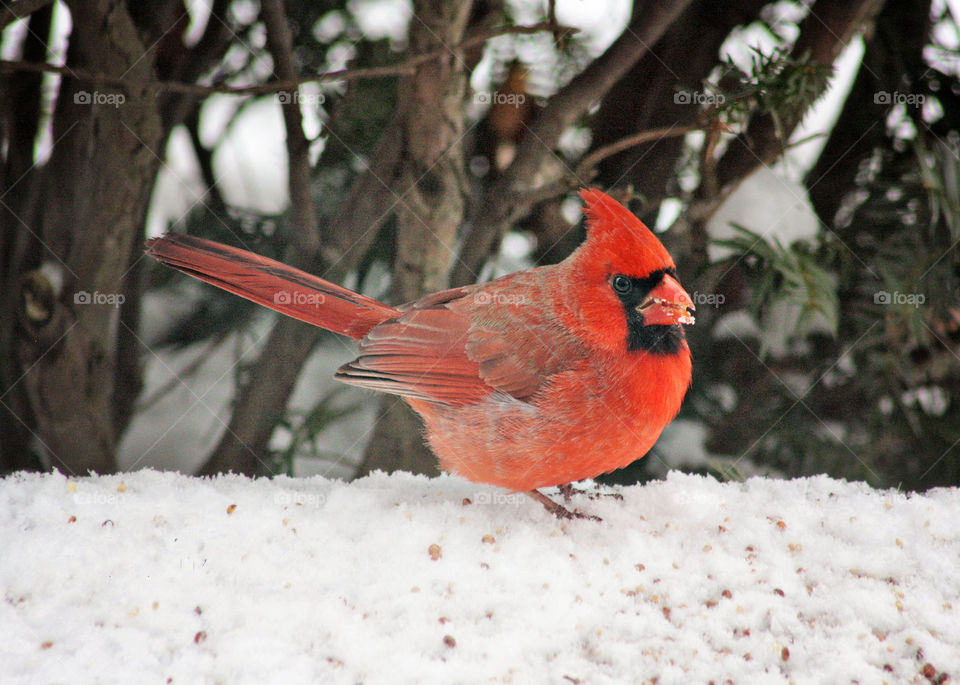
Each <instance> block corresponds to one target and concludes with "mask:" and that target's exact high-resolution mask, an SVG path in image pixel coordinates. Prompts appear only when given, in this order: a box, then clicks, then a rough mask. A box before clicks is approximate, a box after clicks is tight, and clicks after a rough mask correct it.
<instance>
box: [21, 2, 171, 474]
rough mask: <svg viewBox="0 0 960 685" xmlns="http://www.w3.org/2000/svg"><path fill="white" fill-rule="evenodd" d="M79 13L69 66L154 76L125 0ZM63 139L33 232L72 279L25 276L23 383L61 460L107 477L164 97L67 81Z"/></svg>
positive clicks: (40, 430)
mask: <svg viewBox="0 0 960 685" xmlns="http://www.w3.org/2000/svg"><path fill="white" fill-rule="evenodd" d="M70 10H71V17H72V20H73V30H72V33H71V37H70V48H69V50H68V53H67V62H68V65H77V66H79V67H82V68H85V69H90V70H92V71H95V72H100V73H104V74H107V75H109V76H118V77H119V76H123V75H129V77H130V78H131V79H132V81H133V82H134V83H139V84H144V83H147V82H149V81H150V79H151V77H152V65H151V60H150V59H149V58H147V59H144V55H145V54H146V53H147V52H148V47H147V46H145V45H144V44H143V42H142V41H141V39H140V33H139V32H138V30H137V27H136V26H135V25H134V22H133V21H132V19H131V17H130V15H129V14H128V13H127V11H126V8H125V6H124V5H123V4H118V3H115V2H109V1H108V0H100V1H99V2H94V3H84V4H83V6H79V5H74V4H73V3H70ZM87 88H89V86H87ZM121 97H122V99H121ZM53 137H54V141H55V146H54V148H53V153H52V156H51V158H50V161H49V162H48V163H47V165H46V166H45V167H44V169H43V173H42V174H39V175H38V176H37V178H36V181H37V182H40V183H42V184H43V185H42V188H41V190H40V193H41V194H42V196H43V197H44V202H43V203H42V204H41V205H40V206H39V208H38V215H37V221H38V223H37V224H36V225H34V226H31V227H28V228H29V229H30V232H31V233H32V234H33V235H35V236H40V243H41V244H42V247H43V254H42V258H43V259H44V260H46V261H47V262H49V263H50V264H51V268H52V269H54V270H58V271H59V272H60V275H61V276H62V278H63V282H64V287H63V288H62V289H58V288H57V287H56V284H52V283H50V282H45V276H44V275H42V274H39V273H37V272H33V273H32V274H29V275H28V276H27V277H25V279H24V281H23V283H22V286H23V288H24V291H23V292H24V297H23V298H21V308H20V311H19V319H20V323H21V328H20V336H19V339H18V341H17V357H18V359H19V362H20V364H21V369H22V371H23V373H24V375H23V378H22V380H21V381H20V382H21V383H23V384H24V388H25V391H26V395H27V397H28V398H29V403H30V409H31V411H32V413H33V416H34V418H35V420H36V438H37V439H38V440H39V441H40V443H41V444H42V445H43V446H44V448H45V451H46V454H47V456H48V458H49V459H50V462H51V465H52V466H56V467H58V468H61V469H63V470H65V471H67V472H70V473H78V472H80V473H82V472H84V471H86V470H87V469H93V470H95V471H98V472H101V473H105V472H110V471H113V470H115V468H116V465H115V454H114V451H115V445H116V438H117V435H116V430H115V427H114V423H113V406H112V402H113V388H114V381H115V374H114V370H115V361H116V360H115V354H116V347H115V341H116V328H117V319H118V311H119V310H118V307H117V306H116V304H117V299H118V297H119V296H120V295H122V289H123V280H124V278H125V277H126V271H127V267H128V259H127V256H128V255H129V254H130V250H131V247H132V243H133V242H134V241H135V240H136V239H137V238H138V236H139V235H140V231H141V229H142V225H143V218H144V214H145V208H146V207H147V203H148V200H149V197H150V192H151V190H152V187H153V180H154V177H155V175H156V171H157V169H158V167H159V164H160V155H161V154H162V152H163V151H162V149H161V142H162V126H161V122H160V117H159V113H158V111H157V103H156V100H155V98H154V97H153V96H152V93H149V92H147V90H146V89H144V88H143V87H142V86H136V85H132V86H131V87H129V88H127V89H125V92H122V93H120V92H119V91H117V92H113V91H111V92H96V91H90V90H84V88H81V87H80V86H79V85H78V84H77V83H76V82H75V81H73V80H72V79H69V78H65V79H64V80H63V82H62V85H61V90H60V94H59V98H58V107H57V111H56V114H55V118H54V136H53ZM33 296H37V297H39V298H40V299H43V298H47V299H45V300H43V301H44V302H46V303H48V304H49V309H48V310H42V308H41V309H38V308H37V307H31V306H28V305H29V304H30V298H31V297H33Z"/></svg>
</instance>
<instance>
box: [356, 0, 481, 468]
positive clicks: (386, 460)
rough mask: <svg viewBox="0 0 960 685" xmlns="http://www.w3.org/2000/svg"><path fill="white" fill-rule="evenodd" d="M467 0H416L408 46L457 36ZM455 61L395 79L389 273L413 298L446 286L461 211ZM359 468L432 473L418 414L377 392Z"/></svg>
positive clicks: (462, 79)
mask: <svg viewBox="0 0 960 685" xmlns="http://www.w3.org/2000/svg"><path fill="white" fill-rule="evenodd" d="M470 10H471V3H469V2H465V3H449V2H442V1H441V0H420V1H419V2H416V3H414V16H415V17H417V19H416V20H415V21H413V22H411V24H410V46H411V52H413V53H414V54H420V53H425V52H429V51H432V50H436V49H438V48H442V47H443V46H446V45H456V44H458V43H460V42H461V41H462V39H463V33H464V30H465V29H466V25H467V20H468V18H469V16H470ZM466 84H467V75H466V73H465V72H464V69H463V62H462V61H461V59H460V58H458V57H457V56H455V55H452V54H451V55H447V56H445V57H442V58H440V59H436V60H432V61H430V62H427V63H425V64H424V65H422V66H421V67H420V68H419V69H418V70H417V73H416V75H414V76H409V77H406V78H404V79H402V81H401V84H400V89H399V103H398V121H399V128H400V134H401V136H402V140H403V148H402V152H401V161H400V164H399V166H398V174H397V184H396V186H395V187H394V193H395V197H396V201H397V255H396V261H395V263H394V269H393V278H394V285H395V288H396V293H397V295H398V297H399V300H400V301H404V302H408V301H412V300H416V299H418V298H419V297H421V296H422V295H425V294H427V293H429V292H432V291H435V290H441V289H443V288H445V287H446V286H447V271H448V269H449V265H450V262H451V260H452V258H453V255H454V250H455V243H456V235H457V229H458V228H459V227H460V225H461V223H462V222H463V218H464V211H465V207H466V192H467V188H466V183H465V179H464V178H463V175H462V174H463V157H462V145H461V139H462V137H463V101H464V94H465V88H466ZM381 414H382V415H383V416H384V417H385V418H384V419H382V420H381V421H379V422H378V423H377V426H376V428H375V429H374V433H373V437H372V438H371V441H370V444H369V445H368V447H367V452H366V455H365V457H364V461H363V464H362V465H361V467H360V474H361V475H362V474H365V473H369V472H370V471H373V470H376V469H382V470H384V471H394V470H397V469H400V468H402V469H404V470H410V471H413V472H415V473H436V472H437V467H436V460H435V459H434V457H433V455H432V454H431V453H430V450H429V449H428V448H427V447H426V445H425V444H424V442H423V440H422V438H421V435H420V434H421V428H420V421H419V419H418V418H417V417H416V415H415V414H414V413H413V412H412V411H411V410H410V409H409V408H407V407H406V405H405V404H402V403H401V402H399V401H398V399H397V398H395V397H387V398H384V399H383V401H382V403H381Z"/></svg>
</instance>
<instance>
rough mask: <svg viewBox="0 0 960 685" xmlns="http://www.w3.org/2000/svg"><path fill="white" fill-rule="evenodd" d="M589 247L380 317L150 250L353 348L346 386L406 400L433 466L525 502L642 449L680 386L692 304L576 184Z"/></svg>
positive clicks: (296, 276) (233, 264)
mask: <svg viewBox="0 0 960 685" xmlns="http://www.w3.org/2000/svg"><path fill="white" fill-rule="evenodd" d="M580 195H581V197H583V199H584V201H585V202H586V208H585V210H584V211H585V212H586V214H587V219H588V221H587V239H586V241H585V242H584V243H583V244H582V245H581V246H580V247H579V248H578V249H577V250H576V251H574V252H573V253H572V254H571V255H570V256H569V257H567V259H565V260H564V261H563V262H561V263H559V264H555V265H551V266H543V267H538V268H535V269H530V270H527V271H521V272H518V273H515V274H511V275H509V276H504V277H503V278H499V279H497V280H495V281H491V282H489V283H481V284H477V285H471V286H466V287H463V288H454V289H452V290H445V291H442V292H439V293H435V294H433V295H427V296H426V297H424V298H422V299H420V300H417V301H416V302H413V303H410V304H406V305H403V306H400V307H391V306H389V305H386V304H383V303H381V302H378V301H376V300H374V299H371V298H369V297H365V296H363V295H360V294H358V293H355V292H353V291H351V290H347V289H346V288H341V287H340V286H337V285H334V284H333V283H329V282H327V281H324V280H323V279H320V278H317V277H316V276H311V275H310V274H308V273H305V272H303V271H299V270H297V269H294V268H291V267H289V266H286V265H284V264H281V263H280V262H276V261H274V260H272V259H267V258H264V257H260V256H258V255H255V254H253V253H250V252H246V251H244V250H239V249H237V248H233V247H228V246H226V245H221V244H219V243H214V242H211V241H209V240H203V239H200V238H192V237H189V236H183V235H167V236H164V237H161V238H155V239H153V240H150V241H149V242H148V243H147V253H148V254H150V255H152V256H153V257H155V258H156V259H158V260H160V261H161V262H163V263H164V264H168V265H169V266H172V267H174V268H176V269H179V270H181V271H183V272H185V273H188V274H190V275H191V276H194V277H196V278H199V279H201V280H204V281H206V282H208V283H212V284H213V285H215V286H217V287H220V288H223V289H224V290H229V291H230V292H232V293H236V294H237V295H240V296H241V297H245V298H247V299H249V300H253V301H254V302H257V303H259V304H262V305H264V306H266V307H269V308H270V309H275V310H277V311H279V312H282V313H283V314H286V315H288V316H292V317H294V318H296V319H300V320H301V321H306V322H307V323H311V324H314V325H315V326H320V327H321V328H325V329H327V330H330V331H334V332H336V333H340V334H342V335H346V336H349V337H351V338H354V339H357V340H359V341H360V353H359V356H358V357H357V358H356V359H355V360H354V361H352V362H350V363H349V364H345V365H344V366H342V367H340V369H339V370H338V371H337V374H336V378H337V379H338V380H341V381H343V382H344V383H350V384H351V385H358V386H360V387H362V388H370V389H372V390H379V391H381V392H387V393H393V394H395V395H400V396H402V397H403V398H404V399H405V400H406V401H407V403H409V405H410V406H411V407H413V409H414V410H416V411H417V412H418V413H419V414H420V416H421V417H422V418H423V422H424V424H425V426H426V439H427V440H428V442H429V444H430V447H431V448H432V449H433V451H434V453H435V454H436V455H437V457H438V458H439V461H440V467H441V468H442V469H444V470H446V471H450V472H453V473H456V474H457V475H460V476H462V477H464V478H466V479H468V480H471V481H474V482H478V483H490V484H493V485H498V486H500V487H504V488H508V489H510V490H513V491H523V492H527V494H529V495H530V496H531V497H533V498H535V499H537V500H538V501H540V502H541V503H543V504H544V505H545V506H546V507H547V508H548V509H550V510H551V511H553V512H554V513H556V514H558V515H570V512H568V511H567V510H566V509H564V508H563V507H561V506H560V505H559V504H556V503H555V502H553V501H552V500H550V499H549V498H547V497H546V496H545V495H543V494H542V493H540V492H537V488H543V487H548V486H553V485H564V484H567V483H570V482H572V481H576V480H581V479H584V478H592V477H594V476H597V475H599V474H601V473H606V472H608V471H612V470H614V469H619V468H621V467H624V466H626V465H627V464H629V463H631V462H633V461H634V460H636V459H639V458H640V457H642V456H643V455H644V454H646V453H647V451H648V450H649V449H650V448H651V447H652V446H653V444H654V442H656V440H657V438H658V437H659V436H660V432H661V431H662V430H663V428H664V426H666V425H667V423H669V422H670V421H671V420H672V419H673V417H674V416H676V414H677V412H678V411H679V409H680V403H681V402H682V400H683V396H684V394H685V393H686V391H687V387H688V386H689V385H690V374H691V363H690V350H689V348H688V347H687V342H686V340H685V338H684V333H683V328H682V326H681V324H692V323H693V322H694V319H693V316H692V315H691V312H692V310H693V309H694V306H693V301H692V300H691V299H690V296H689V295H688V294H687V293H686V291H685V290H684V289H683V287H682V286H681V285H680V283H679V282H678V281H677V278H676V269H675V266H674V263H673V260H672V259H671V258H670V255H669V254H668V253H667V250H666V249H665V248H664V247H663V245H662V244H661V243H660V241H659V240H657V238H656V236H654V235H653V233H651V232H650V230H649V229H648V228H647V227H646V226H644V225H643V223H641V222H640V220H639V219H637V218H636V217H635V216H634V215H633V214H631V213H630V212H629V211H628V210H627V209H625V208H624V207H623V206H621V205H620V204H619V203H617V202H616V201H614V200H613V199H612V198H610V197H609V196H607V195H606V194H604V193H602V192H601V191H599V190H583V191H581V193H580Z"/></svg>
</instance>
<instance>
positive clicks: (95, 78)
mask: <svg viewBox="0 0 960 685" xmlns="http://www.w3.org/2000/svg"><path fill="white" fill-rule="evenodd" d="M540 31H565V32H568V33H575V32H576V31H577V29H575V28H573V27H569V26H555V25H553V24H551V23H550V22H539V23H537V24H530V25H529V26H503V27H500V28H498V29H494V30H491V31H486V32H483V33H481V34H479V35H476V36H473V37H471V38H468V39H466V40H464V41H463V42H462V43H460V44H459V45H455V46H454V47H453V48H450V49H446V48H442V49H439V50H434V51H432V52H427V53H424V54H422V55H415V56H414V57H411V58H409V59H407V60H404V61H403V62H400V63H398V64H388V65H384V66H379V67H355V68H352V69H336V70H334V71H321V72H318V73H316V74H311V75H309V76H300V77H297V78H294V79H285V80H282V81H273V82H271V83H261V84H257V85H252V86H223V85H217V86H204V85H200V84H197V83H186V82H183V81H134V80H132V79H127V78H122V77H116V76H108V75H106V74H99V73H94V72H90V71H87V70H86V69H80V68H76V67H66V66H60V65H56V64H48V63H46V62H24V61H11V60H0V71H33V72H48V73H54V74H62V75H64V76H71V77H73V78H76V79H79V80H81V81H87V82H90V83H95V84H102V85H107V86H115V87H117V88H129V87H131V86H140V87H142V88H145V89H148V90H155V91H164V92H170V93H184V94H187V95H196V96H200V97H207V96H210V95H215V94H225V95H265V94H267V93H277V92H280V91H292V90H296V89H297V88H298V87H299V86H300V85H301V84H303V83H311V82H318V81H353V80H357V79H367V78H384V77H386V76H405V75H411V74H414V73H416V70H417V67H418V66H420V65H421V64H424V63H425V62H429V61H430V60H433V59H437V58H438V57H442V56H444V55H447V54H449V53H450V51H451V50H452V51H453V52H461V51H463V50H466V49H467V48H470V47H473V46H475V45H480V44H482V43H485V42H487V41H488V40H490V39H491V38H496V37H497V36H505V35H509V34H530V33H539V32H540Z"/></svg>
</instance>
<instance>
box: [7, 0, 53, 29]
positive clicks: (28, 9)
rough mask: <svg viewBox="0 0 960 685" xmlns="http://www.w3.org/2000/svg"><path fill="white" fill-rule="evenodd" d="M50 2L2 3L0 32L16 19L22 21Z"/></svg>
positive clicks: (47, 0) (31, 0) (28, 0)
mask: <svg viewBox="0 0 960 685" xmlns="http://www.w3.org/2000/svg"><path fill="white" fill-rule="evenodd" d="M52 2H53V0H20V1H19V2H14V3H3V4H4V8H3V13H2V14H0V31H3V30H4V29H5V28H7V26H9V25H10V24H12V23H13V22H15V21H16V20H17V19H23V18H24V17H26V16H27V15H30V14H33V13H34V12H36V11H37V10H38V9H42V8H44V7H46V6H47V5H49V4H50V3H52Z"/></svg>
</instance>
